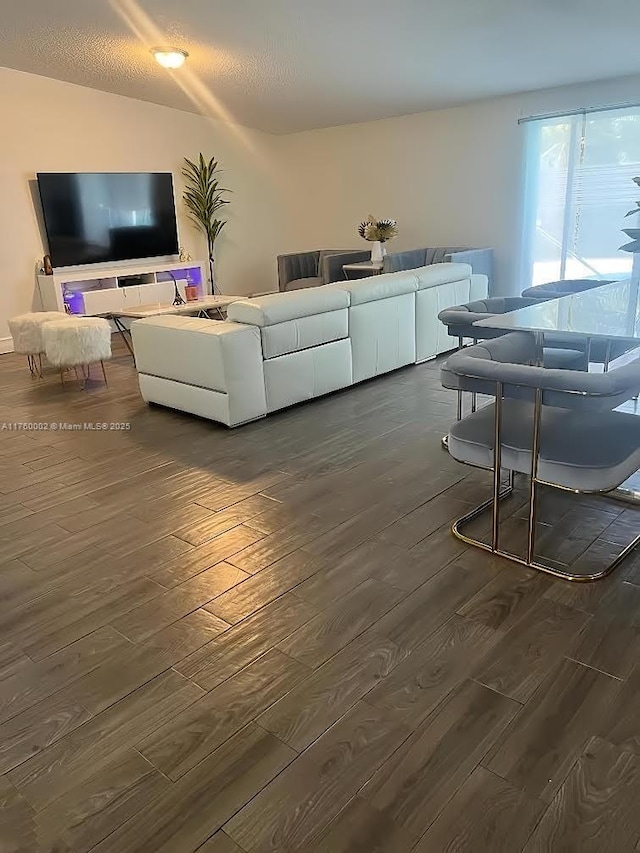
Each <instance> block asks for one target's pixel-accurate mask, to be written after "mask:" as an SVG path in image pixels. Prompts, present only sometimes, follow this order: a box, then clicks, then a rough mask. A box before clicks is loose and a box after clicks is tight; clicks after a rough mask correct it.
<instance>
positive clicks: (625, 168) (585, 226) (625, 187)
mask: <svg viewBox="0 0 640 853" xmlns="http://www.w3.org/2000/svg"><path fill="white" fill-rule="evenodd" d="M523 127H524V128H525V133H526V137H527V138H526V190H525V217H524V227H525V232H524V241H523V247H524V251H523V276H522V278H523V287H528V286H530V285H532V284H533V285H537V284H543V283H544V282H547V281H557V280H559V279H571V278H593V279H605V280H606V279H619V278H626V277H628V276H629V275H630V273H631V268H632V264H633V257H632V256H631V255H629V254H627V253H625V252H621V251H620V250H619V247H620V246H621V245H622V244H623V243H624V242H625V239H626V238H625V235H624V234H622V233H621V229H622V228H624V227H636V226H637V225H640V222H638V217H630V218H629V219H626V220H625V218H624V217H625V214H626V213H627V211H629V210H630V209H631V208H632V207H634V206H635V201H636V200H637V199H638V198H639V197H640V196H639V190H638V187H637V186H636V185H635V184H634V183H633V178H634V177H636V176H637V175H638V174H640V109H639V108H634V109H616V110H607V111H599V112H590V113H581V114H579V115H568V116H561V117H556V118H550V119H534V120H530V121H526V122H525V123H524V124H523Z"/></svg>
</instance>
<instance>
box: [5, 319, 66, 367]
mask: <svg viewBox="0 0 640 853" xmlns="http://www.w3.org/2000/svg"><path fill="white" fill-rule="evenodd" d="M69 319H70V318H69V316H68V315H67V314H64V313H62V312H61V311H36V312H32V313H30V314H19V315H18V316H17V317H12V318H11V319H10V320H9V331H10V332H11V337H12V338H13V349H14V352H19V353H23V354H24V355H26V356H27V362H28V363H29V370H30V371H31V375H32V376H36V375H38V374H39V375H42V359H41V358H40V366H39V367H38V366H37V365H36V358H35V357H36V356H42V353H43V352H44V342H43V339H42V327H43V326H44V324H45V323H50V322H51V321H52V320H61V321H64V322H67V321H68V320H69Z"/></svg>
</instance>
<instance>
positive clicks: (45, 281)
mask: <svg viewBox="0 0 640 853" xmlns="http://www.w3.org/2000/svg"><path fill="white" fill-rule="evenodd" d="M133 278H137V279H139V281H138V282H137V283H134V284H131V283H127V279H129V280H131V279H133ZM174 278H175V280H176V282H177V284H178V290H179V291H180V295H181V296H182V297H183V298H184V296H185V287H186V286H187V285H189V284H191V285H194V286H196V287H197V288H198V296H199V297H204V296H208V295H209V283H208V281H207V276H206V270H205V266H204V264H201V263H199V262H198V261H186V262H182V261H175V260H172V259H171V258H169V259H166V260H162V259H157V258H153V259H152V260H147V261H126V262H123V263H116V264H108V265H107V264H93V265H88V266H82V267H80V266H78V267H58V268H56V269H54V271H53V275H38V290H39V292H40V300H41V302H42V309H43V310H44V311H68V312H69V313H71V314H108V313H110V312H112V311H113V312H118V311H122V310H125V309H127V308H129V309H131V308H134V307H136V306H139V305H153V304H166V303H170V302H172V301H173V298H174V291H175V288H174Z"/></svg>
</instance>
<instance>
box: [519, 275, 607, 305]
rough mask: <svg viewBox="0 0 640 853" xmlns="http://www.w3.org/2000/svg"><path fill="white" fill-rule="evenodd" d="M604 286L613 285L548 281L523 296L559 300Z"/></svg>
mask: <svg viewBox="0 0 640 853" xmlns="http://www.w3.org/2000/svg"><path fill="white" fill-rule="evenodd" d="M603 284H611V280H610V279H602V280H600V279H593V278H566V279H562V280H561V281H547V282H545V283H544V284H535V285H532V286H531V287H527V288H526V289H525V290H523V291H522V295H523V296H524V297H525V298H528V299H529V298H530V299H538V300H540V299H558V298H559V297H560V296H571V294H572V293H582V292H583V291H585V290H592V289H593V288H594V287H602V285H603Z"/></svg>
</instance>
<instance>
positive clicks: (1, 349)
mask: <svg viewBox="0 0 640 853" xmlns="http://www.w3.org/2000/svg"><path fill="white" fill-rule="evenodd" d="M7 352H13V338H12V337H8V338H0V355H4V354H5V353H7Z"/></svg>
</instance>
